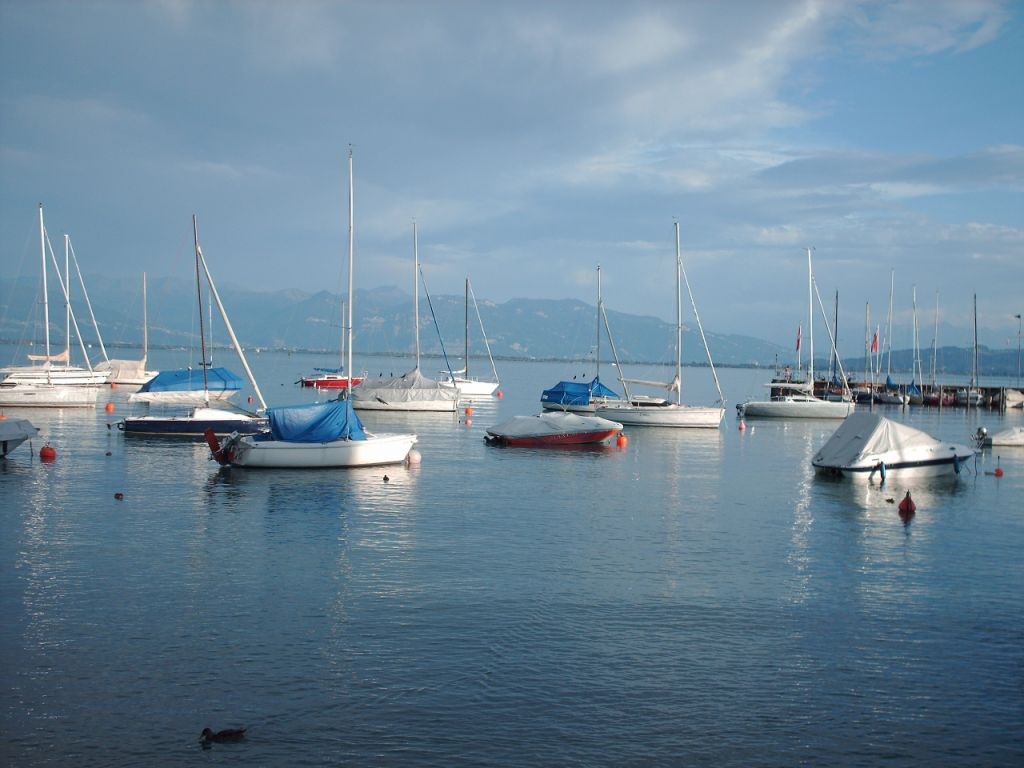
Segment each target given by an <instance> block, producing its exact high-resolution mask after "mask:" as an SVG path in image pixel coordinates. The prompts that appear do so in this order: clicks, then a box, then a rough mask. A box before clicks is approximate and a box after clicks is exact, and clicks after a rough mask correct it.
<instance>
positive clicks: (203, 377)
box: [128, 216, 245, 407]
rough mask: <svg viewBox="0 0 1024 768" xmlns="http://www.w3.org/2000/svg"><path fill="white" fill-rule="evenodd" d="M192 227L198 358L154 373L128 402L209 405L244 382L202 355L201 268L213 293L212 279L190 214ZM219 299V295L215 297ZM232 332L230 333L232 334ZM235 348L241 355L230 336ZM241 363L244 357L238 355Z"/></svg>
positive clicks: (197, 231) (225, 316)
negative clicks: (194, 364) (192, 364)
mask: <svg viewBox="0 0 1024 768" xmlns="http://www.w3.org/2000/svg"><path fill="white" fill-rule="evenodd" d="M192 230H193V236H194V240H195V260H196V296H197V306H198V308H199V348H200V355H201V360H200V363H199V366H198V367H197V368H192V367H189V368H177V369H172V370H168V371H160V373H158V374H157V375H156V376H154V377H153V378H152V379H150V380H149V381H147V382H146V383H145V384H143V385H142V386H141V387H140V388H139V389H138V391H136V392H132V393H131V394H130V395H128V402H129V403H150V404H156V405H196V406H206V407H209V405H210V403H211V402H213V401H219V400H228V399H229V398H231V397H233V396H234V395H236V394H237V393H238V392H239V391H240V390H241V389H242V385H243V384H244V382H243V381H242V379H241V378H240V377H239V376H238V374H236V373H234V372H232V371H229V370H228V369H227V368H223V367H216V368H215V367H212V366H211V365H210V363H209V362H208V360H207V356H206V331H205V328H204V326H203V291H202V276H203V273H204V271H205V276H206V279H207V285H208V286H209V288H210V293H211V294H213V293H215V289H214V287H213V278H212V277H211V276H210V272H209V270H208V269H207V268H206V265H205V262H204V260H203V255H202V250H201V249H200V247H199V227H198V224H197V223H196V217H195V216H193V217H192ZM218 302H219V298H218ZM220 310H221V314H222V316H223V318H224V319H225V322H227V314H226V313H225V312H224V308H223V306H220ZM232 335H233V334H232ZM232 342H233V343H234V346H235V351H236V352H238V353H239V354H240V355H241V347H240V346H239V345H238V344H237V340H236V339H232ZM242 361H243V363H242V364H243V365H245V362H244V357H242Z"/></svg>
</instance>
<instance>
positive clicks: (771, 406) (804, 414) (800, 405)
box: [738, 397, 854, 419]
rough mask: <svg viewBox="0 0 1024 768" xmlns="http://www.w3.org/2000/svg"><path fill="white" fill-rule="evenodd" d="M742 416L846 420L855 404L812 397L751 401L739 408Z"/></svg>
mask: <svg viewBox="0 0 1024 768" xmlns="http://www.w3.org/2000/svg"><path fill="white" fill-rule="evenodd" d="M738 410H739V414H740V416H742V417H744V418H761V419H845V418H846V417H847V416H849V415H850V414H851V413H853V412H854V404H853V403H844V402H838V403H836V402H831V401H828V400H819V399H818V398H811V397H792V398H783V399H778V400H751V401H749V402H746V403H743V404H741V405H740V406H739V407H738Z"/></svg>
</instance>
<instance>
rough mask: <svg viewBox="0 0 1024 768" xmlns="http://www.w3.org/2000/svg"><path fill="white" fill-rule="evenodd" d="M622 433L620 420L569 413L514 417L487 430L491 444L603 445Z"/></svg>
mask: <svg viewBox="0 0 1024 768" xmlns="http://www.w3.org/2000/svg"><path fill="white" fill-rule="evenodd" d="M621 431H622V425H621V424H620V423H619V422H617V421H611V420H610V419H603V418H601V417H600V416H585V415H583V414H579V413H570V412H568V411H544V412H543V413H541V414H539V415H537V416H513V417H512V418H511V419H509V420H508V421H505V422H502V423H501V424H498V425H496V426H493V427H491V428H490V429H488V430H487V434H486V435H485V439H486V440H487V442H488V443H490V444H491V445H514V446H530V447H541V446H559V445H586V444H589V443H603V442H604V441H606V440H608V439H610V438H612V437H614V436H615V435H617V434H619V433H620V432H621Z"/></svg>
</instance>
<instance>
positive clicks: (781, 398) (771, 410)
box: [736, 248, 855, 419]
mask: <svg viewBox="0 0 1024 768" xmlns="http://www.w3.org/2000/svg"><path fill="white" fill-rule="evenodd" d="M813 283H814V272H813V270H812V267H811V249H810V248H808V249H807V301H808V333H807V336H808V339H809V341H810V354H809V355H808V365H807V379H806V380H805V381H772V382H771V383H770V384H769V385H768V386H769V387H771V396H770V397H771V399H769V400H748V401H747V402H745V403H740V404H739V405H737V406H736V410H737V413H738V414H739V416H740V417H741V418H743V417H754V418H778V419H845V418H846V417H847V416H849V415H850V414H851V413H853V412H854V407H855V406H854V403H853V402H852V400H839V401H834V400H822V399H821V398H819V397H816V396H815V395H814V390H813V386H814V385H813V383H812V382H813V381H814V304H813ZM799 351H800V333H799V332H798V333H797V352H799ZM845 389H846V386H845V375H844V390H845Z"/></svg>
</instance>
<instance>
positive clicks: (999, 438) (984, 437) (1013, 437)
mask: <svg viewBox="0 0 1024 768" xmlns="http://www.w3.org/2000/svg"><path fill="white" fill-rule="evenodd" d="M974 440H975V442H976V443H977V444H978V445H979V446H983V447H985V448H988V447H990V446H996V447H1006V448H1024V427H1008V428H1007V429H1003V430H1000V431H999V432H996V433H995V434H992V435H990V434H989V433H988V429H986V428H985V427H978V431H977V433H976V434H975V436H974Z"/></svg>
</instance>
